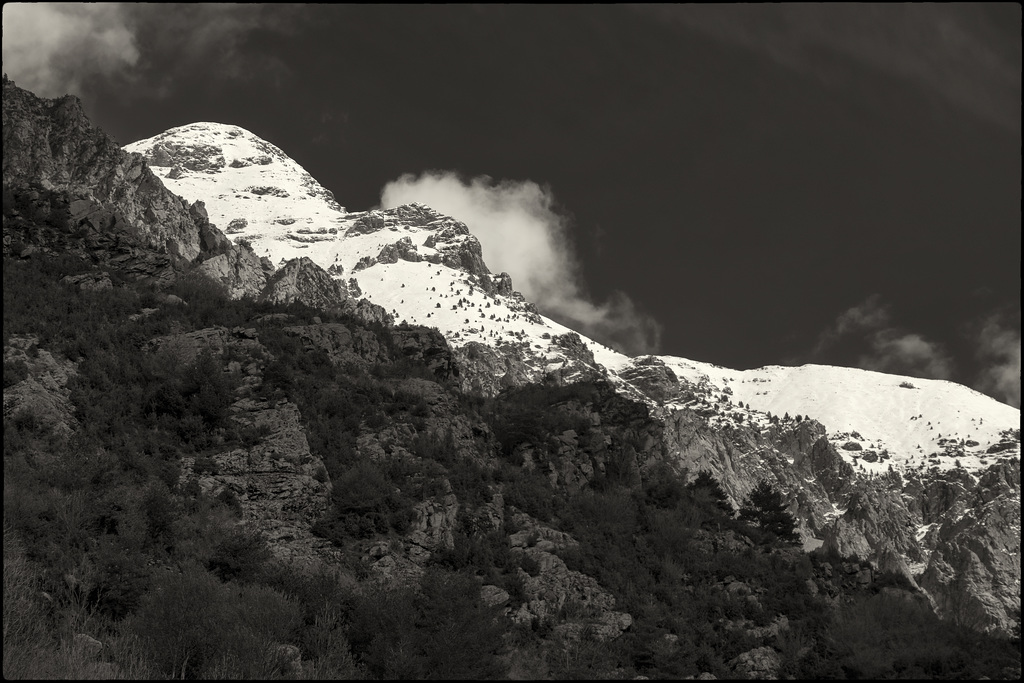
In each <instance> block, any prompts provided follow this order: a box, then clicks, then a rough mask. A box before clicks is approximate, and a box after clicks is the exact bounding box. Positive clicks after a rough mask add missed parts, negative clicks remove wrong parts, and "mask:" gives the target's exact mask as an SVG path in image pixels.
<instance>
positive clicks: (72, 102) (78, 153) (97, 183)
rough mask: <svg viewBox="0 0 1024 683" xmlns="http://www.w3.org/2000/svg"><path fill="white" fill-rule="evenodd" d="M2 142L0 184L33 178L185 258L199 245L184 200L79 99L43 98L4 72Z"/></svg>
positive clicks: (194, 254)
mask: <svg viewBox="0 0 1024 683" xmlns="http://www.w3.org/2000/svg"><path fill="white" fill-rule="evenodd" d="M3 143H4V156H3V159H4V160H3V181H4V185H5V186H18V185H27V184H29V183H39V184H41V185H42V186H43V187H44V188H47V189H51V190H59V191H62V192H66V193H68V194H69V195H72V196H77V197H80V198H81V199H79V200H78V201H85V202H88V203H89V205H90V206H95V205H99V206H100V207H103V208H106V209H107V210H109V211H110V212H111V215H112V216H113V217H115V219H116V220H115V221H114V225H113V226H111V227H113V228H115V229H117V230H118V231H121V232H132V233H133V236H135V237H136V238H138V239H140V240H141V241H142V242H143V243H144V244H145V245H146V246H147V247H149V248H150V249H153V250H155V251H157V252H165V253H170V254H174V255H178V256H181V257H182V258H184V259H185V260H186V261H191V260H193V259H195V258H196V257H197V256H198V255H199V254H200V252H201V251H202V246H201V238H200V234H199V230H198V226H197V222H196V221H197V219H196V216H194V215H193V214H192V213H190V211H189V205H188V204H187V203H186V202H185V201H184V200H183V199H181V198H180V197H178V196H177V195H174V194H172V193H171V192H170V191H168V190H167V189H166V188H165V187H164V186H163V183H161V182H160V180H159V179H158V178H157V177H156V176H155V175H154V174H153V172H152V171H151V170H150V169H149V167H148V166H147V165H146V162H145V161H144V160H143V159H142V157H140V156H138V155H133V154H128V153H127V152H124V151H123V150H121V148H120V147H119V146H118V145H117V143H116V142H114V140H113V139H111V138H110V137H109V136H108V135H107V134H106V133H104V132H102V131H101V130H99V129H98V128H95V127H94V126H93V125H92V124H91V123H90V122H89V119H88V117H86V115H85V112H84V111H83V109H82V103H81V101H80V100H79V99H78V98H76V97H72V96H65V97H61V98H59V99H55V100H46V99H42V98H39V97H36V96H35V95H33V94H32V93H30V92H28V91H26V90H22V89H21V88H18V87H17V86H16V85H15V84H14V83H13V82H12V81H10V80H8V79H7V78H6V77H5V78H4V81H3ZM75 212H76V213H81V209H79V208H77V207H76V211H75Z"/></svg>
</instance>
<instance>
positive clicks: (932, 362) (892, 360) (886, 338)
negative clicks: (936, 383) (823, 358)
mask: <svg viewBox="0 0 1024 683" xmlns="http://www.w3.org/2000/svg"><path fill="white" fill-rule="evenodd" d="M870 343H871V351H870V352H869V353H867V354H865V355H862V356H861V357H860V360H859V361H858V363H857V364H858V366H860V367H862V368H864V369H866V370H877V371H878V372H890V373H893V374H898V375H913V376H914V377H931V378H933V379H950V378H951V377H952V376H953V360H952V358H950V356H949V354H948V353H946V351H945V350H944V348H943V346H942V345H941V344H939V343H937V342H930V341H928V340H926V339H924V338H923V337H922V336H921V335H919V334H900V333H898V332H896V331H894V330H878V331H876V332H875V333H874V334H873V335H872V336H871V338H870Z"/></svg>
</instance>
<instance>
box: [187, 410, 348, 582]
mask: <svg viewBox="0 0 1024 683" xmlns="http://www.w3.org/2000/svg"><path fill="white" fill-rule="evenodd" d="M231 412H232V418H233V419H234V420H235V421H237V422H239V423H241V424H242V425H243V426H244V427H248V428H250V430H251V431H253V432H254V433H255V434H257V435H258V436H259V438H258V440H257V441H256V443H254V444H253V445H251V446H247V447H244V448H234V449H231V450H228V451H224V452H221V453H217V454H215V455H212V456H209V457H204V458H185V459H184V461H183V468H182V477H183V479H184V480H186V481H187V480H189V479H192V478H194V479H196V480H197V481H198V483H199V486H200V488H201V489H202V490H203V491H204V492H206V493H208V494H209V495H211V496H215V497H218V498H220V499H221V500H227V501H233V502H236V504H237V505H238V507H239V509H240V511H241V513H242V518H243V520H244V521H245V522H246V523H248V524H249V525H250V526H251V527H252V528H254V529H256V530H258V531H259V532H260V533H261V534H263V535H264V536H265V537H266V538H267V540H268V542H269V547H270V549H271V551H272V552H273V554H274V555H275V556H276V557H277V558H278V559H280V560H283V561H285V562H288V563H290V564H292V565H294V566H297V567H303V568H315V567H317V566H319V565H320V563H321V562H322V561H323V559H325V557H328V556H330V555H331V553H332V552H333V551H332V550H331V547H330V543H329V542H327V541H325V540H323V539H320V538H317V537H316V536H314V535H313V534H312V532H311V531H310V529H311V528H312V525H313V524H314V523H315V522H316V520H317V519H319V518H320V516H321V515H323V513H324V512H325V511H326V509H327V506H328V504H329V503H330V494H331V483H330V478H329V477H328V475H327V469H326V468H325V467H324V464H323V463H322V462H321V461H320V460H319V459H318V458H315V457H313V455H312V454H311V453H310V451H309V443H308V442H307V441H306V435H305V432H304V431H303V429H302V425H301V422H300V416H299V410H298V408H297V407H296V406H295V405H293V404H291V403H289V402H287V401H281V402H279V403H277V404H274V405H271V404H269V403H266V402H263V401H258V400H254V399H248V398H246V399H240V400H238V401H236V402H235V404H234V405H233V406H232V408H231Z"/></svg>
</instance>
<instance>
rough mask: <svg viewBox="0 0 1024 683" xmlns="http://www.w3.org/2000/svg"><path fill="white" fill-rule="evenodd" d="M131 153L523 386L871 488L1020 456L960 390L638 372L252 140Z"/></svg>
mask: <svg viewBox="0 0 1024 683" xmlns="http://www.w3.org/2000/svg"><path fill="white" fill-rule="evenodd" d="M127 149H128V150H129V151H132V152H139V153H141V154H143V155H144V156H145V157H146V159H147V160H148V161H149V162H150V164H151V165H152V166H153V167H154V171H155V172H156V174H157V175H158V176H160V177H161V178H162V179H163V180H164V182H165V184H166V185H167V186H168V187H169V188H170V189H171V190H172V191H173V192H175V193H177V194H180V195H181V196H183V197H185V198H186V199H188V200H190V201H195V200H202V201H203V202H204V203H205V204H206V208H207V211H208V213H209V217H210V220H211V222H213V223H215V224H217V225H218V226H219V227H221V228H222V229H223V230H225V232H227V233H228V234H229V235H230V236H232V237H233V238H234V239H235V240H236V241H242V240H244V241H246V242H248V243H250V244H251V245H252V247H253V249H254V250H255V251H256V253H257V254H258V255H259V256H266V257H269V258H270V260H271V261H272V262H273V263H275V264H277V265H282V264H284V263H286V262H287V261H290V260H291V259H294V258H299V257H308V258H309V259H311V260H312V261H313V262H315V263H317V264H318V265H320V266H321V267H322V268H324V269H325V270H327V271H328V273H330V274H331V276H333V277H334V278H335V279H339V280H345V283H344V284H345V285H346V287H347V288H348V290H349V291H350V292H352V293H353V294H355V295H356V296H362V297H365V298H367V299H368V300H370V301H371V302H373V303H374V304H377V305H379V306H381V307H383V308H384V309H385V310H386V311H387V312H388V313H390V314H391V315H392V316H393V317H394V319H395V321H396V322H408V323H412V324H419V325H426V326H428V327H436V328H437V329H438V330H440V331H441V332H442V333H443V334H444V336H445V337H446V338H447V339H448V341H449V343H450V344H451V345H452V346H453V347H455V348H472V347H470V345H471V344H474V343H476V344H483V345H485V346H487V347H490V348H492V349H498V350H500V352H501V354H503V355H504V356H505V357H507V358H515V359H517V360H516V362H517V363H521V364H523V366H524V367H525V368H526V370H525V371H523V370H522V369H521V370H520V371H519V372H520V378H521V379H522V378H523V377H526V378H530V379H539V378H541V377H542V376H544V375H546V374H548V373H551V372H557V373H559V374H560V375H561V376H562V377H563V378H566V379H568V378H571V377H573V376H578V375H579V374H580V373H582V374H585V375H590V376H593V374H594V373H596V374H602V373H607V376H608V377H609V379H610V380H611V381H612V382H614V383H615V384H616V385H617V386H618V387H619V389H620V390H621V391H622V392H623V393H625V394H627V395H629V396H632V397H633V398H636V399H638V400H642V401H645V402H647V403H648V404H649V405H650V406H651V407H652V408H653V409H654V410H656V411H669V412H672V411H677V410H691V411H694V412H696V413H697V414H699V415H701V416H703V417H704V418H705V419H707V420H708V421H709V422H710V423H711V424H712V425H718V426H720V427H723V428H724V427H727V426H733V427H736V426H740V425H746V426H754V427H756V428H758V429H761V428H766V427H768V426H769V425H778V424H781V423H785V422H786V421H787V419H788V420H791V421H795V420H796V418H797V416H799V417H801V418H803V417H809V418H813V419H815V420H817V421H818V422H821V423H822V424H823V425H824V426H825V427H826V429H827V430H828V433H829V438H830V441H831V442H832V443H833V445H834V446H835V447H836V449H837V451H838V452H839V453H841V454H842V455H843V457H844V459H846V460H847V462H849V463H850V464H852V465H853V466H854V467H855V468H856V469H857V470H858V471H863V472H865V473H881V472H885V471H887V470H889V469H890V468H892V469H894V470H897V471H909V470H931V469H932V468H936V469H938V470H946V469H953V468H959V467H962V468H964V469H967V470H970V471H975V472H976V471H980V470H983V469H985V468H986V467H987V466H988V465H989V463H991V462H993V461H994V460H995V459H998V458H1004V457H1015V458H1019V456H1020V438H1019V425H1020V411H1019V410H1018V409H1016V408H1012V407H1010V406H1007V405H1004V404H1002V403H999V402H998V401H995V400H993V399H991V398H989V397H987V396H984V395H982V394H979V393H978V392H975V391H972V390H970V389H968V388H966V387H963V386H960V385H957V384H953V383H951V382H943V381H939V380H927V379H917V378H910V377H900V376H897V375H887V374H884V373H878V372H870V371H866V370H859V369H853V368H840V367H832V366H823V365H804V366H800V367H782V366H767V367H763V368H757V369H754V370H743V371H739V370H730V369H728V368H723V367H720V366H717V365H713V364H711V363H702V362H699V361H691V360H687V359H685V358H678V357H673V356H641V357H637V358H629V357H628V356H625V355H623V354H620V353H618V352H616V351H613V350H612V349H609V348H608V347H606V346H604V345H602V344H599V343H597V342H595V341H593V340H590V339H587V338H585V337H582V336H579V335H577V334H576V333H575V332H574V331H573V330H570V329H568V328H566V327H564V326H562V325H559V324H558V323H556V322H554V321H552V320H550V319H548V318H546V317H544V316H542V315H540V314H539V312H538V311H537V310H536V309H535V308H534V307H533V305H532V304H530V303H529V302H527V301H526V300H525V298H524V297H523V296H522V295H521V294H519V293H518V292H516V291H514V290H513V288H512V280H511V278H510V277H509V276H508V275H507V274H505V273H501V274H499V275H494V274H492V273H491V272H490V270H489V269H488V268H487V265H486V264H485V263H484V261H483V257H482V252H481V247H480V242H479V241H478V240H477V238H476V237H475V236H474V235H473V234H472V231H471V226H467V225H465V224H464V223H462V222H460V221H458V220H457V219H455V218H452V217H450V216H445V215H443V214H441V213H439V212H437V211H435V210H434V209H432V208H430V207H429V206H426V205H424V204H419V203H413V204H406V205H403V206H399V207H396V208H392V209H371V210H368V211H360V212H351V213H348V212H346V211H345V210H344V209H343V208H341V207H340V206H339V205H338V204H337V202H336V201H335V200H334V197H333V195H332V194H331V193H330V192H329V191H328V190H326V189H324V188H323V187H322V186H320V184H319V183H317V182H316V181H315V180H314V179H313V178H312V177H311V176H310V175H309V174H308V173H307V172H306V171H305V170H304V169H302V167H301V166H299V165H298V164H297V163H296V162H295V161H293V160H292V159H290V158H289V157H288V156H287V155H286V154H284V152H282V151H281V150H280V149H278V148H277V147H275V146H274V145H272V144H270V143H268V142H266V141H264V140H262V139H260V138H259V137H258V136H256V135H254V134H253V133H251V132H249V131H247V130H245V129H243V128H239V127H238V126H230V125H224V124H218V123H194V124H190V125H188V126H181V127H179V128H174V129H172V130H169V131H167V132H165V133H162V134H160V135H157V136H155V137H153V138H150V139H148V140H143V141H140V142H137V143H134V144H132V145H129V146H128V147H127ZM510 372H511V371H510V370H509V366H508V364H507V363H506V364H504V365H500V366H498V365H496V366H495V368H494V374H495V376H496V377H497V376H498V375H499V374H501V373H506V374H509V373H510ZM787 416H788V417H787ZM1015 429H1016V432H1014V430H1015Z"/></svg>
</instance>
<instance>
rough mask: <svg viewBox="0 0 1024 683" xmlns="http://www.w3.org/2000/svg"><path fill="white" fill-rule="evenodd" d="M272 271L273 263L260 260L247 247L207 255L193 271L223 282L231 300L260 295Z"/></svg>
mask: <svg viewBox="0 0 1024 683" xmlns="http://www.w3.org/2000/svg"><path fill="white" fill-rule="evenodd" d="M273 272H274V266H273V265H272V264H271V263H270V262H269V261H267V260H262V259H260V258H259V257H258V256H256V254H254V253H253V251H252V250H251V249H248V248H246V247H244V246H240V247H239V248H237V249H229V250H227V251H224V252H221V253H219V254H216V255H215V256H212V257H210V258H207V259H205V260H204V261H203V262H202V263H200V264H199V265H198V266H197V267H196V268H195V269H194V270H193V271H192V273H193V274H196V275H201V276H204V277H207V278H209V279H211V280H213V281H215V282H218V283H220V284H221V285H222V286H223V287H224V289H225V291H226V292H227V295H228V297H229V298H232V299H241V298H242V297H252V298H256V297H258V296H259V295H260V294H261V293H262V292H263V291H264V290H265V289H266V286H267V280H268V278H270V277H272V275H273Z"/></svg>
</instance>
